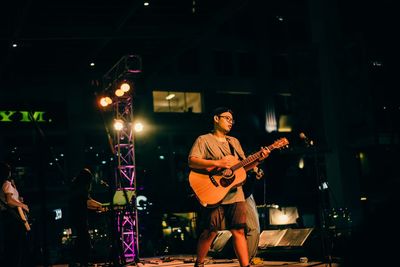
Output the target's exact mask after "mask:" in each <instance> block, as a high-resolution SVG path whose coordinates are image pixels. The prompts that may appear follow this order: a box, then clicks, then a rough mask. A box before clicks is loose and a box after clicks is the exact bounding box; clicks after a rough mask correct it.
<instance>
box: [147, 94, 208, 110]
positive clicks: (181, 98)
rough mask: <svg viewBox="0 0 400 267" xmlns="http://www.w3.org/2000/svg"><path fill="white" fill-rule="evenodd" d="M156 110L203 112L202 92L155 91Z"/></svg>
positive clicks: (154, 106)
mask: <svg viewBox="0 0 400 267" xmlns="http://www.w3.org/2000/svg"><path fill="white" fill-rule="evenodd" d="M153 110H154V112H191V113H201V112H202V104H201V94H200V93H198V92H177V91H153Z"/></svg>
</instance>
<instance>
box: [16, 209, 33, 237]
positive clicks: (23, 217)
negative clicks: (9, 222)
mask: <svg viewBox="0 0 400 267" xmlns="http://www.w3.org/2000/svg"><path fill="white" fill-rule="evenodd" d="M17 208H18V215H19V217H20V219H21V220H22V222H23V223H24V226H25V229H26V231H30V230H31V226H30V224H29V222H28V216H27V215H26V213H25V211H24V210H23V209H22V208H21V207H17Z"/></svg>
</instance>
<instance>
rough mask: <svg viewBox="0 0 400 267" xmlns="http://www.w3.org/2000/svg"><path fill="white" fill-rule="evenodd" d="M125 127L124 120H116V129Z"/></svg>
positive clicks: (119, 129)
mask: <svg viewBox="0 0 400 267" xmlns="http://www.w3.org/2000/svg"><path fill="white" fill-rule="evenodd" d="M122 128H124V122H123V121H122V120H115V121H114V129H115V130H117V131H121V130H122Z"/></svg>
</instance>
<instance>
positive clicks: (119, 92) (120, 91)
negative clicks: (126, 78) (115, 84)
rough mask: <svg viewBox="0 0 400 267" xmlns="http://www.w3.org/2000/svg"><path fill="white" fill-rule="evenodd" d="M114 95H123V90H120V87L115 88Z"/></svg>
mask: <svg viewBox="0 0 400 267" xmlns="http://www.w3.org/2000/svg"><path fill="white" fill-rule="evenodd" d="M115 95H116V96H118V97H120V96H123V95H124V91H122V89H117V90H115Z"/></svg>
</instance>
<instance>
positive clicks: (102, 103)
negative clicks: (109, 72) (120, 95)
mask: <svg viewBox="0 0 400 267" xmlns="http://www.w3.org/2000/svg"><path fill="white" fill-rule="evenodd" d="M111 104H112V99H111V98H110V97H108V96H105V97H102V98H100V106H102V107H107V106H108V105H111Z"/></svg>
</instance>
